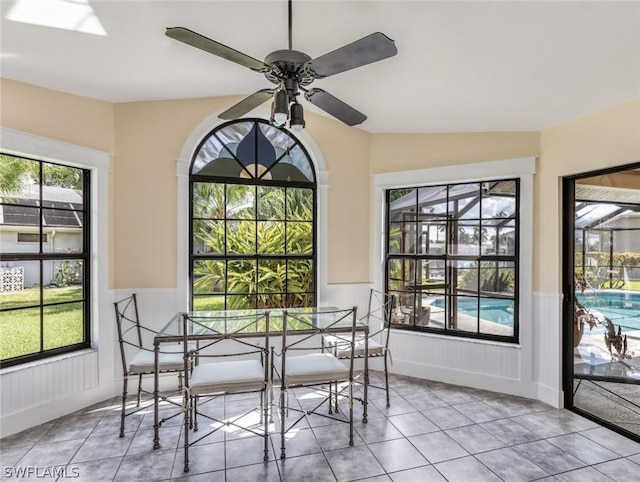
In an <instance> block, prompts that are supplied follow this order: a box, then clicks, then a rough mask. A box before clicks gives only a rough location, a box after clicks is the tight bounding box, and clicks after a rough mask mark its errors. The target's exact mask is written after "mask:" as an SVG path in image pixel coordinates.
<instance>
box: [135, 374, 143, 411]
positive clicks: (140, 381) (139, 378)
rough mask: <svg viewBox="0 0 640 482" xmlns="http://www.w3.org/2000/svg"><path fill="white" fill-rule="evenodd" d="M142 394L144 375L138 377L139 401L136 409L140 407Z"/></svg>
mask: <svg viewBox="0 0 640 482" xmlns="http://www.w3.org/2000/svg"><path fill="white" fill-rule="evenodd" d="M141 393H142V375H138V401H137V402H136V407H139V406H140V394H141Z"/></svg>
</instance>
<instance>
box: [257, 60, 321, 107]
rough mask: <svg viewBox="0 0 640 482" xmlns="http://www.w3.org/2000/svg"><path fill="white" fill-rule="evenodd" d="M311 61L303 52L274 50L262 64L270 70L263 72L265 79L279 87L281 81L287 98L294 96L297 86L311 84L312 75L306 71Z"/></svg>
mask: <svg viewBox="0 0 640 482" xmlns="http://www.w3.org/2000/svg"><path fill="white" fill-rule="evenodd" d="M309 61H311V57H309V56H308V55H307V54H305V53H304V52H299V51H297V50H276V51H274V52H271V53H270V54H268V55H267V56H266V57H265V59H264V63H265V64H267V65H268V66H269V67H272V70H271V71H269V72H265V74H264V75H265V77H266V78H267V80H269V82H272V83H274V84H277V85H280V84H281V83H282V82H283V81H284V83H285V89H286V90H287V94H289V96H295V95H296V94H297V91H298V88H297V87H298V86H300V85H301V86H305V85H309V84H310V83H311V82H313V80H314V77H313V74H312V73H311V72H310V71H309V70H308V69H307V64H308V63H309Z"/></svg>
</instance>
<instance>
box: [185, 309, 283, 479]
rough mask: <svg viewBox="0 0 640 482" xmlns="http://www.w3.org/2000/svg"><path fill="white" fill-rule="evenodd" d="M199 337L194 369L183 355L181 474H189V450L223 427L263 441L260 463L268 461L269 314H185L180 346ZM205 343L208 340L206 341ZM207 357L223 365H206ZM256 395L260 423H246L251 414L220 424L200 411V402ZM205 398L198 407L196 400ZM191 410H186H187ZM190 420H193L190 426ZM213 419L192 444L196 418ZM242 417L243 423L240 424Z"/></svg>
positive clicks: (241, 415)
mask: <svg viewBox="0 0 640 482" xmlns="http://www.w3.org/2000/svg"><path fill="white" fill-rule="evenodd" d="M194 335H195V336H197V339H198V340H199V346H198V348H197V349H196V350H195V353H196V354H197V356H198V359H199V360H200V363H198V365H196V366H194V367H193V369H192V370H188V368H189V358H190V356H191V355H190V353H189V352H188V351H187V350H185V351H184V353H183V357H184V368H183V370H184V372H185V379H184V389H183V392H184V397H183V407H184V409H183V411H184V432H183V433H184V445H183V447H184V471H185V472H188V471H189V448H190V447H191V446H192V445H194V444H196V443H198V442H199V441H201V440H202V439H204V438H205V437H208V436H210V435H212V434H213V433H215V432H217V431H218V430H220V429H222V428H224V427H234V428H235V429H239V430H244V431H246V432H250V433H252V434H253V435H257V436H260V437H263V438H264V456H263V458H264V460H265V462H266V461H267V460H269V426H268V423H269V421H268V414H269V398H270V397H269V392H270V387H271V384H270V379H269V313H268V312H256V313H253V314H248V315H229V316H215V317H211V316H190V315H188V314H184V315H183V336H184V340H183V345H184V346H187V345H186V344H187V343H188V340H189V338H190V337H192V336H194ZM205 340H208V341H205ZM208 359H217V360H221V359H222V360H224V361H215V362H208V363H207V362H206V361H207V360H208ZM253 392H256V393H258V394H259V396H260V400H259V408H258V407H256V408H258V410H259V422H258V423H255V422H252V421H250V420H249V421H248V422H247V419H248V415H250V414H251V413H252V412H255V410H256V408H252V409H251V410H250V411H248V412H246V411H245V412H244V413H240V414H233V415H232V416H228V415H227V414H226V413H225V417H224V418H225V419H224V420H220V419H218V418H216V417H215V416H213V415H211V414H206V413H202V412H201V411H200V409H201V407H202V404H203V403H209V402H213V401H215V400H222V401H224V398H220V397H223V396H224V395H228V394H241V393H253ZM203 398H207V401H206V402H203V403H201V402H200V399H203ZM189 406H190V407H192V409H191V410H188V409H187V407H189ZM191 417H193V424H192V420H191ZM199 417H203V418H206V419H207V420H209V421H211V422H212V424H211V426H212V428H211V430H209V431H208V432H207V433H205V434H203V435H202V434H199V435H198V438H197V439H195V440H190V434H189V428H190V427H191V426H192V425H193V428H194V431H198V418H199ZM243 419H244V420H243Z"/></svg>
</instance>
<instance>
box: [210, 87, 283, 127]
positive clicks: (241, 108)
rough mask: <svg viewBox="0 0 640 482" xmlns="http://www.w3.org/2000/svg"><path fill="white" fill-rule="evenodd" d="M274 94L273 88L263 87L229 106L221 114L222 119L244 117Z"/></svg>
mask: <svg viewBox="0 0 640 482" xmlns="http://www.w3.org/2000/svg"><path fill="white" fill-rule="evenodd" d="M272 96H273V90H270V89H262V90H259V91H258V92H254V93H253V94H251V95H250V96H249V97H245V98H244V99H242V100H241V101H240V102H238V103H237V104H236V105H234V106H232V107H230V108H228V109H227V110H225V111H224V112H223V113H221V114H219V115H218V117H219V118H220V119H226V120H233V119H238V118H239V117H242V116H243V115H245V114H246V113H247V112H251V111H252V110H253V109H255V108H256V107H258V106H260V105H262V104H264V103H265V102H266V101H267V100H269V99H270V98H271V97H272Z"/></svg>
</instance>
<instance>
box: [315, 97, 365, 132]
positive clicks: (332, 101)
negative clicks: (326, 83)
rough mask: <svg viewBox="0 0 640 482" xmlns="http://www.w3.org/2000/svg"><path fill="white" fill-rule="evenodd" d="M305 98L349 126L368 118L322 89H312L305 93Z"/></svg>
mask: <svg viewBox="0 0 640 482" xmlns="http://www.w3.org/2000/svg"><path fill="white" fill-rule="evenodd" d="M304 97H305V99H307V100H308V101H309V102H311V103H312V104H313V105H315V106H316V107H319V108H320V109H322V110H323V111H325V112H326V113H327V114H331V115H332V116H333V117H335V118H336V119H338V120H341V121H342V122H344V123H345V124H347V125H348V126H356V125H358V124H362V123H363V122H364V121H365V120H367V116H366V115H364V114H363V113H362V112H358V111H357V110H355V109H354V108H353V107H351V106H350V105H347V104H345V103H344V102H342V101H341V100H340V99H338V98H337V97H334V96H333V95H331V94H330V93H329V92H327V91H325V90H322V89H310V90H308V91H306V92H305V94H304Z"/></svg>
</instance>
